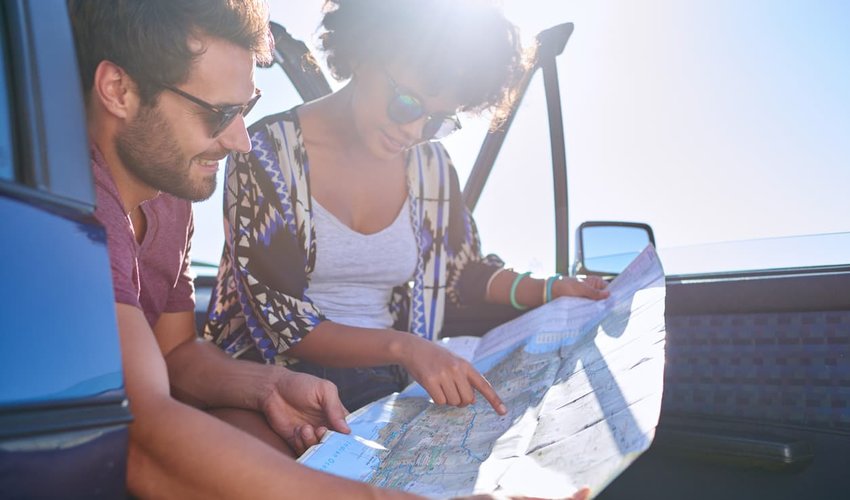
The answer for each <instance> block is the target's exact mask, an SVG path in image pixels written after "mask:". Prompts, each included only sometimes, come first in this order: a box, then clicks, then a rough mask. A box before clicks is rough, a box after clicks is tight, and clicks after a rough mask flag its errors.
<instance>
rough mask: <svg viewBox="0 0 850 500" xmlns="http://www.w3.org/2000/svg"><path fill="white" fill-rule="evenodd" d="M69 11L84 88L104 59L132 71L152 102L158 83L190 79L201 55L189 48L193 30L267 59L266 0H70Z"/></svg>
mask: <svg viewBox="0 0 850 500" xmlns="http://www.w3.org/2000/svg"><path fill="white" fill-rule="evenodd" d="M68 12H69V14H70V16H71V22H72V24H73V27H74V38H75V43H76V47H77V58H78V61H79V66H80V75H81V78H82V82H83V89H84V90H85V91H86V94H88V92H89V91H90V90H91V88H92V85H93V83H94V73H95V70H96V69H97V66H98V64H100V62H101V61H103V60H108V61H111V62H113V63H115V64H117V65H118V66H121V68H123V69H124V71H126V72H127V74H128V75H130V77H131V78H132V79H133V80H134V81H135V83H136V85H137V86H138V91H139V95H140V97H141V100H142V103H143V104H145V105H147V104H150V103H151V102H152V101H153V100H154V98H155V97H156V96H157V95H158V94H159V92H161V91H162V85H176V84H180V83H183V82H185V81H186V79H188V77H189V71H190V69H191V66H192V63H193V62H194V60H195V59H196V58H197V57H199V56H200V55H201V53H199V52H195V51H192V50H191V49H190V48H189V45H188V38H189V37H190V36H193V35H194V36H204V35H205V36H211V37H216V38H220V39H223V40H227V41H228V42H231V43H233V44H234V45H237V46H239V47H242V48H245V49H247V50H250V51H251V52H253V53H254V55H255V58H256V59H257V62H260V63H267V62H269V60H270V59H271V47H270V44H269V41H270V39H271V38H270V36H269V34H268V21H269V18H268V8H267V6H266V3H265V0H68Z"/></svg>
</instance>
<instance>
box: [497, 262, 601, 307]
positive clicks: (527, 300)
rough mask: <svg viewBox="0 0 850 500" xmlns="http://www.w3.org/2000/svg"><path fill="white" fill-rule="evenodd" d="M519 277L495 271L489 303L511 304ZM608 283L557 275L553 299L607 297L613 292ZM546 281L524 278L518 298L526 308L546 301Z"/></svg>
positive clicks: (516, 292)
mask: <svg viewBox="0 0 850 500" xmlns="http://www.w3.org/2000/svg"><path fill="white" fill-rule="evenodd" d="M518 277H519V273H517V272H515V271H512V270H507V269H506V270H504V271H501V272H498V274H494V275H493V276H492V279H491V280H490V281H488V286H487V290H486V291H485V293H486V297H487V302H493V303H496V304H511V288H512V287H513V285H514V282H515V281H516V280H517V278H518ZM607 286H608V285H607V283H605V281H604V280H603V279H602V278H599V277H598V276H588V277H587V279H585V280H583V281H581V280H578V279H576V278H557V279H555V281H554V282H553V283H552V293H551V297H549V299H550V300H551V299H556V298H558V297H585V298H588V299H593V300H600V299H604V298H607V297H608V295H610V293H609V292H608V290H606V289H605V288H606V287H607ZM545 298H546V280H545V279H535V278H530V277H527V276H526V277H524V278H522V279H520V281H519V282H518V283H517V284H516V290H515V292H514V300H515V301H516V302H517V303H518V304H519V305H521V306H524V307H529V308H530V307H537V306H539V305H542V304H543V303H544V302H545Z"/></svg>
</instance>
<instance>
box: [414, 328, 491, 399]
mask: <svg viewBox="0 0 850 500" xmlns="http://www.w3.org/2000/svg"><path fill="white" fill-rule="evenodd" d="M405 340H406V346H405V349H404V350H405V353H404V355H403V356H402V360H403V361H402V364H403V365H404V367H405V368H406V369H407V371H408V372H409V373H410V375H411V376H412V377H413V378H414V379H416V381H417V382H419V384H420V385H422V387H423V388H424V389H425V390H426V391H427V392H428V394H429V395H430V396H431V399H433V400H434V402H435V403H437V404H439V405H445V404H448V405H452V406H461V407H463V406H467V405H470V404H472V403H474V402H475V391H478V392H480V393H481V395H482V396H484V398H485V399H486V400H487V401H488V402H489V403H490V405H491V406H492V407H493V409H494V410H496V412H497V413H498V414H499V415H504V414H505V413H507V408H505V405H504V403H502V400H501V399H500V398H499V395H498V394H496V391H495V390H493V387H492V386H491V385H490V382H487V379H485V378H484V377H483V376H482V375H481V374H480V373H478V370H476V369H475V368H474V367H473V366H472V365H471V364H470V363H469V362H468V361H466V360H465V359H463V358H460V357H458V356H455V355H454V354H452V353H451V352H449V351H448V350H447V349H445V348H444V347H441V346H439V345H437V344H434V343H433V342H429V341H427V340H424V339H421V338H419V337H416V336H414V335H409V336H407V337H405Z"/></svg>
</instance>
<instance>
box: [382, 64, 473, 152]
mask: <svg viewBox="0 0 850 500" xmlns="http://www.w3.org/2000/svg"><path fill="white" fill-rule="evenodd" d="M386 75H387V80H388V81H389V82H390V86H391V87H392V90H393V97H392V98H391V99H390V103H389V104H388V105H387V116H389V117H390V120H392V121H394V122H396V123H398V124H399V125H404V124H407V123H410V122H413V121H416V120H418V119H420V118H422V117H423V116H426V111H425V107H424V106H422V103H421V102H420V101H419V99H417V98H416V97H414V96H412V95H410V94H409V93H407V92H403V91H402V90H401V89H400V88H399V86H398V84H397V83H396V82H395V80H394V79H393V77H392V76H390V74H389V73H386ZM426 118H427V119H426V120H425V125H423V126H422V140H423V141H431V140H437V139H442V138H443V137H445V136H447V135H449V134H451V133H452V132H454V131H456V130H459V129H460V121H459V120H458V119H457V116H456V115H454V114H451V115H447V114H436V115H427V116H426Z"/></svg>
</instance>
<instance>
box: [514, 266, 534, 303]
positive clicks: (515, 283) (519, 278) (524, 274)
mask: <svg viewBox="0 0 850 500" xmlns="http://www.w3.org/2000/svg"><path fill="white" fill-rule="evenodd" d="M529 274H531V273H530V272H528V273H522V274H517V276H516V278H514V282H513V284H512V285H511V305H512V306H513V307H514V309H516V310H517V311H525V310H526V309H528V306H524V305H522V304H520V303H519V302H517V301H516V289H517V286H518V285H519V282H520V281H522V280H523V278H525V277H526V276H528V275H529Z"/></svg>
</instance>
